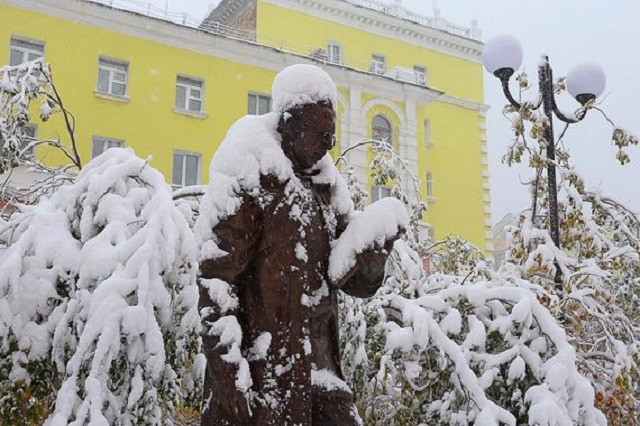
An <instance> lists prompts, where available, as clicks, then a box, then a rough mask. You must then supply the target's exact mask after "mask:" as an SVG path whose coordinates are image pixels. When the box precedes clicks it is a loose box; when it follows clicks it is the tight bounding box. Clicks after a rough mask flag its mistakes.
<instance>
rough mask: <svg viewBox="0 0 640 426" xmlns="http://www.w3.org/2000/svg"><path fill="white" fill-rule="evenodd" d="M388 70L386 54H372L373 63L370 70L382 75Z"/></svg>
mask: <svg viewBox="0 0 640 426" xmlns="http://www.w3.org/2000/svg"><path fill="white" fill-rule="evenodd" d="M386 71H387V59H386V57H385V56H384V55H380V54H377V53H374V54H373V55H371V65H370V67H369V72H372V73H373V74H378V75H382V74H384V73H385V72H386Z"/></svg>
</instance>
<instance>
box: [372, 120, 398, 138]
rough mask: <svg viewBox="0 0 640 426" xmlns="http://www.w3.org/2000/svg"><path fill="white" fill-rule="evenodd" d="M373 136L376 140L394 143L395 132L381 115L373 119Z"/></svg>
mask: <svg viewBox="0 0 640 426" xmlns="http://www.w3.org/2000/svg"><path fill="white" fill-rule="evenodd" d="M371 136H372V138H373V139H374V140H384V141H387V142H389V143H393V132H392V130H391V123H390V122H389V120H387V119H386V118H384V117H383V116H381V115H376V116H375V117H373V122H372V123H371Z"/></svg>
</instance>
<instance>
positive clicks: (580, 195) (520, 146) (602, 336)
mask: <svg viewBox="0 0 640 426" xmlns="http://www.w3.org/2000/svg"><path fill="white" fill-rule="evenodd" d="M526 87H527V86H526V85H525V86H524V88H526ZM563 89H564V87H563V85H562V82H560V83H559V84H558V90H563ZM584 109H595V110H597V111H599V112H601V113H602V114H603V115H604V113H603V112H602V111H601V110H600V109H599V108H597V107H596V106H595V105H594V104H592V103H589V104H587V105H585V107H584ZM582 113H584V111H582ZM505 115H506V116H507V117H508V118H509V119H510V120H511V121H512V124H513V130H514V134H515V139H514V141H513V144H512V145H511V146H510V147H509V149H508V152H507V155H506V156H505V158H504V161H505V162H507V163H508V164H512V163H518V162H521V161H523V160H525V159H526V158H528V160H529V165H530V167H531V168H532V169H533V170H534V172H535V178H534V179H533V180H532V181H531V182H530V184H529V186H530V189H531V198H532V203H531V208H530V209H528V210H527V211H525V212H523V213H522V214H521V215H520V217H519V220H518V222H517V223H516V225H515V226H514V227H512V229H511V234H510V241H509V244H508V247H509V251H508V253H507V258H506V264H505V266H504V268H503V271H502V272H501V274H503V275H505V276H508V277H513V278H515V279H519V278H523V279H525V280H527V281H529V282H530V283H533V284H535V285H536V287H535V292H536V293H537V295H538V298H539V299H540V300H541V301H542V302H543V303H544V304H545V305H546V306H548V307H549V309H550V311H551V313H552V314H553V315H554V316H555V317H556V319H557V320H558V321H559V322H560V323H561V324H562V325H563V326H564V328H565V331H566V333H567V338H568V341H569V342H570V343H571V344H572V346H573V347H574V348H575V349H576V362H577V364H578V366H579V369H580V371H581V373H582V374H584V375H585V376H586V377H587V378H589V379H590V380H591V382H592V384H593V386H594V388H595V390H596V404H597V406H598V408H600V409H601V410H603V412H604V413H605V415H606V417H607V420H608V422H609V424H612V425H627V424H634V425H637V424H640V414H638V413H640V390H639V389H640V375H639V374H638V368H639V362H640V353H639V352H638V349H639V348H638V343H639V342H640V325H639V323H638V320H639V318H640V314H639V306H640V302H639V300H640V299H639V296H640V293H639V290H638V283H640V220H639V218H638V215H637V213H635V212H633V211H631V210H630V209H629V208H627V207H626V206H624V205H623V204H621V203H618V202H616V201H615V200H612V199H611V198H608V197H606V196H603V195H602V194H601V193H600V192H599V191H590V190H588V189H587V186H586V184H585V182H584V179H583V178H582V177H581V176H580V174H579V173H578V171H577V170H576V169H575V168H574V167H573V166H572V164H571V158H570V156H569V154H568V152H567V151H566V150H565V149H564V148H563V146H562V144H561V143H560V141H561V140H562V138H563V136H564V134H565V131H566V127H565V129H564V130H563V132H562V133H561V134H560V137H559V139H558V140H557V141H551V142H549V141H547V140H546V139H545V136H544V133H545V132H544V130H545V128H546V126H547V125H548V124H547V122H546V118H544V117H543V116H541V115H540V113H539V111H536V110H535V108H533V106H532V105H531V104H529V103H523V104H522V107H521V108H520V109H519V110H518V109H515V108H513V107H507V108H506V109H505ZM604 117H605V119H606V120H607V121H609V123H610V124H611V125H612V126H613V128H614V130H613V137H612V140H613V144H614V145H615V146H616V147H617V148H618V152H617V153H616V158H617V159H618V160H619V161H620V163H621V164H625V163H627V162H628V160H629V157H628V155H627V153H626V152H625V150H626V149H628V148H629V147H631V146H633V145H637V144H638V139H637V138H636V137H634V136H632V135H630V134H628V133H627V132H626V131H624V130H623V129H621V128H620V127H617V126H615V125H614V124H613V122H611V120H609V119H608V118H607V117H606V115H604ZM548 143H554V144H555V145H554V148H555V156H556V161H555V163H554V164H553V165H551V164H549V163H548V160H547V159H546V157H545V155H544V151H545V149H546V146H547V144H548ZM551 166H553V167H556V169H557V172H558V182H557V185H558V209H557V210H558V221H559V235H560V244H559V245H560V247H556V246H555V244H554V243H553V241H552V239H551V237H550V235H549V231H548V226H549V225H548V222H547V220H548V219H547V218H548V216H549V214H548V211H549V196H548V192H549V191H548V189H549V188H548V182H547V179H546V178H545V174H544V173H543V171H544V170H545V169H546V168H547V167H551ZM556 268H559V269H560V271H561V282H559V283H556V282H554V278H555V275H556Z"/></svg>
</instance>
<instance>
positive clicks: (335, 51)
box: [327, 42, 342, 64]
mask: <svg viewBox="0 0 640 426" xmlns="http://www.w3.org/2000/svg"><path fill="white" fill-rule="evenodd" d="M327 52H329V54H328V56H327V62H329V63H330V64H342V46H340V45H339V44H336V43H333V42H329V44H328V45H327Z"/></svg>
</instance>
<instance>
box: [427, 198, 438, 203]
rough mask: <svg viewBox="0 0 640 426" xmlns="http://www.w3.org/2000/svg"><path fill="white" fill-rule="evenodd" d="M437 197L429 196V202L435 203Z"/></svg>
mask: <svg viewBox="0 0 640 426" xmlns="http://www.w3.org/2000/svg"><path fill="white" fill-rule="evenodd" d="M435 202H436V197H427V203H435Z"/></svg>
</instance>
